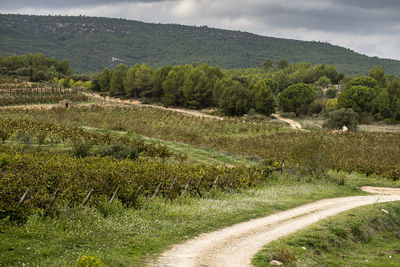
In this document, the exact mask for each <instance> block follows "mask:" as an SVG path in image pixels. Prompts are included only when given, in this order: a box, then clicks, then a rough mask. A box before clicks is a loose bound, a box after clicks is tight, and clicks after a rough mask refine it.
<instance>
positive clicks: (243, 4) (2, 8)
mask: <svg viewBox="0 0 400 267" xmlns="http://www.w3.org/2000/svg"><path fill="white" fill-rule="evenodd" d="M399 11H400V0H0V13H19V14H38V15H39V14H40V15H49V14H51V15H87V16H102V17H114V18H126V19H135V20H141V21H145V22H155V23H158V22H161V23H179V24H186V25H197V26H201V25H207V26H209V27H216V28H224V29H232V30H242V31H247V32H252V33H257V34H261V35H266V36H274V37H283V38H291V39H300V40H315V41H323V42H325V41H327V42H329V43H332V44H336V45H341V46H344V47H348V48H351V49H353V50H355V51H357V52H360V53H362V54H366V55H369V56H379V57H384V58H394V59H399V60H400V49H399V48H400V12H399Z"/></svg>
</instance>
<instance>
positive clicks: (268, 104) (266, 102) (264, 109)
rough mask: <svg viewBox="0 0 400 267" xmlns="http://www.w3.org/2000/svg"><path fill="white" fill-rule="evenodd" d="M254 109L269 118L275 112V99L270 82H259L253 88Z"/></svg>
mask: <svg viewBox="0 0 400 267" xmlns="http://www.w3.org/2000/svg"><path fill="white" fill-rule="evenodd" d="M253 95H254V100H253V101H254V107H255V109H256V111H257V112H260V113H263V114H265V115H267V116H269V115H271V114H272V113H274V112H275V98H274V95H273V93H272V88H271V87H270V85H269V84H268V80H259V81H258V82H257V83H256V84H255V85H254V87H253Z"/></svg>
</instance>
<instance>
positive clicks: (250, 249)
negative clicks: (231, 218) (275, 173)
mask: <svg viewBox="0 0 400 267" xmlns="http://www.w3.org/2000/svg"><path fill="white" fill-rule="evenodd" d="M362 189H363V190H364V191H366V192H370V193H376V195H368V196H354V197H343V198H334V199H324V200H320V201H316V202H313V203H309V204H306V205H303V206H300V207H297V208H294V209H290V210H287V211H282V212H278V213H276V214H273V215H269V216H267V217H263V218H259V219H254V220H250V221H248V222H244V223H239V224H236V225H233V226H231V227H227V228H224V229H222V230H218V231H215V232H211V233H205V234H201V235H199V236H198V237H196V238H195V239H192V240H188V241H186V242H184V243H182V244H178V245H175V246H173V247H171V248H170V249H169V250H167V251H165V252H164V253H163V254H162V255H161V256H160V258H159V259H158V261H157V262H156V263H154V264H152V265H153V266H185V267H186V266H187V267H189V266H208V267H214V266H218V267H220V266H230V267H235V266H237V267H239V266H240V267H245V266H252V265H251V259H252V258H253V256H254V255H255V254H256V253H257V252H258V251H259V250H261V249H262V248H263V246H264V245H266V244H267V243H269V242H271V241H273V240H276V239H278V238H280V237H283V236H286V235H289V234H291V233H294V232H296V231H297V230H300V229H302V228H304V227H307V226H309V225H311V224H313V223H315V222H317V221H319V220H322V219H324V218H327V217H329V216H333V215H335V214H338V213H340V212H343V211H346V210H350V209H353V208H356V207H359V206H364V205H369V204H374V203H381V202H389V201H397V200H400V189H394V188H376V187H363V188H362Z"/></svg>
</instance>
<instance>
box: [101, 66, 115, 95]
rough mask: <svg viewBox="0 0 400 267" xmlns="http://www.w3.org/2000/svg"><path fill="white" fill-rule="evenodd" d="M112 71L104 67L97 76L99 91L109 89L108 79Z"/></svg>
mask: <svg viewBox="0 0 400 267" xmlns="http://www.w3.org/2000/svg"><path fill="white" fill-rule="evenodd" d="M111 75H112V72H111V71H110V70H109V69H107V68H105V69H104V70H103V72H102V73H100V74H99V76H98V83H99V86H100V91H102V92H108V91H109V90H110V80H111Z"/></svg>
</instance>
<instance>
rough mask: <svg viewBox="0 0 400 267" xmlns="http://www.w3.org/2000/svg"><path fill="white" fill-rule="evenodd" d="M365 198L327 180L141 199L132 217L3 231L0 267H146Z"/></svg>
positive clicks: (275, 181) (88, 214)
mask: <svg viewBox="0 0 400 267" xmlns="http://www.w3.org/2000/svg"><path fill="white" fill-rule="evenodd" d="M354 194H360V192H359V191H358V190H357V189H356V188H355V187H353V186H349V185H344V186H341V185H338V183H336V182H334V181H331V180H326V179H310V180H305V179H298V178H295V177H292V176H287V175H283V176H281V175H275V176H273V177H271V178H270V180H269V181H268V182H266V183H264V184H262V185H259V186H257V187H255V188H251V189H246V190H239V191H238V192H237V193H236V194H231V193H224V192H218V191H215V192H213V193H209V194H206V196H205V198H204V199H200V198H183V199H178V200H176V201H175V202H174V203H173V204H170V203H168V204H167V205H164V204H163V203H162V200H161V199H156V200H155V201H152V202H150V201H149V200H146V199H144V198H143V199H142V200H141V202H140V204H139V205H140V206H139V207H138V208H137V209H135V210H133V209H127V208H124V207H122V205H121V204H119V203H118V202H117V203H115V204H113V205H109V204H105V205H104V206H102V207H100V208H99V209H91V208H82V207H80V208H78V207H76V208H71V207H64V208H62V211H61V212H60V214H59V215H58V216H57V218H48V217H47V218H44V217H41V216H40V215H35V216H32V217H30V218H29V219H28V221H27V223H26V224H24V225H13V224H12V223H9V222H8V223H7V222H5V221H3V222H1V227H0V229H1V230H0V255H1V257H0V266H10V265H13V266H18V265H22V264H23V263H24V264H25V265H40V266H43V265H45V266H49V265H50V266H60V265H62V264H64V263H66V264H67V266H69V265H71V266H73V265H74V264H76V262H77V260H78V259H79V258H80V257H81V256H82V255H94V256H96V257H101V259H102V261H103V263H104V264H105V265H106V266H132V265H143V264H144V263H145V262H146V260H147V259H149V258H151V257H153V256H154V255H156V254H157V253H160V252H161V251H162V250H164V249H166V248H167V247H168V246H169V245H172V244H175V243H177V242H180V241H183V240H185V239H188V238H191V237H193V236H195V235H197V234H199V233H201V232H206V231H211V230H214V229H218V228H221V227H223V226H228V225H232V224H234V223H237V222H241V221H245V220H248V219H251V218H256V217H260V216H264V215H268V214H271V213H274V212H276V211H280V210H284V209H288V208H291V207H294V206H298V205H301V204H304V203H306V202H310V201H314V200H317V199H321V198H327V197H337V196H346V195H354Z"/></svg>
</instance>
